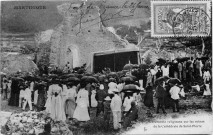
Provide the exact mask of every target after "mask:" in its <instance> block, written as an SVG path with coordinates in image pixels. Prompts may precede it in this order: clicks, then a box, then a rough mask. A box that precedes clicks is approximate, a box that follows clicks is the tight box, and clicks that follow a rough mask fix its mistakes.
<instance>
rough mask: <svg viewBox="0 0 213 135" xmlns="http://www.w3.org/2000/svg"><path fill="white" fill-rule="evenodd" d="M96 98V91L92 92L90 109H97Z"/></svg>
mask: <svg viewBox="0 0 213 135" xmlns="http://www.w3.org/2000/svg"><path fill="white" fill-rule="evenodd" d="M95 96H96V90H92V95H91V107H97V105H98V102H97V100H96V99H95Z"/></svg>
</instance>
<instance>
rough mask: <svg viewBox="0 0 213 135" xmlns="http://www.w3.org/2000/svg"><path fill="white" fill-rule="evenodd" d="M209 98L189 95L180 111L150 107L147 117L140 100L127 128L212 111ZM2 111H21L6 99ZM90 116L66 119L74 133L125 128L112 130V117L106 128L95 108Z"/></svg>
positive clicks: (110, 133) (105, 133) (100, 134)
mask: <svg viewBox="0 0 213 135" xmlns="http://www.w3.org/2000/svg"><path fill="white" fill-rule="evenodd" d="M211 100H212V98H211V97H209V98H203V97H202V96H191V97H187V98H186V99H181V100H180V108H181V109H180V112H179V113H173V112H172V108H167V109H166V112H167V115H164V114H163V113H162V112H160V113H159V114H156V113H155V108H151V110H150V111H151V114H152V116H151V117H148V115H147V114H146V113H147V110H148V108H147V107H145V106H144V104H143V103H142V102H141V103H140V104H139V107H138V108H139V119H138V120H137V121H136V122H133V123H132V125H131V126H130V127H129V128H128V129H127V130H130V129H132V128H133V127H134V125H135V124H137V123H141V122H142V123H143V122H144V123H147V122H149V121H153V120H155V119H161V118H164V117H165V118H166V117H178V116H180V115H184V116H185V115H186V116H187V115H188V114H192V115H193V114H197V113H199V112H206V113H212V110H211V107H210V105H211ZM154 104H155V105H156V99H154ZM1 109H2V111H6V112H21V111H22V110H21V109H20V108H18V107H11V106H8V105H7V101H2V102H1ZM90 118H91V120H90V121H88V122H85V123H76V122H74V121H67V123H68V124H69V128H70V129H71V131H72V132H73V134H74V135H86V134H87V135H88V134H89V135H90V134H91V135H92V134H93V135H94V134H96V135H115V134H122V133H123V132H125V131H126V130H123V129H121V130H120V131H114V130H113V124H112V117H111V120H110V128H109V129H108V130H106V127H105V123H104V121H103V113H101V114H100V115H99V116H98V117H96V108H91V109H90Z"/></svg>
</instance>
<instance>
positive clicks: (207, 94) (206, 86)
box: [203, 81, 211, 97]
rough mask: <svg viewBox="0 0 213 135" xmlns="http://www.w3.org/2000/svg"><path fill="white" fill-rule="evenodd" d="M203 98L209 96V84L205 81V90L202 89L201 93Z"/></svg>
mask: <svg viewBox="0 0 213 135" xmlns="http://www.w3.org/2000/svg"><path fill="white" fill-rule="evenodd" d="M203 96H204V97H206V96H211V90H210V82H209V81H207V82H206V84H205V89H204V92H203Z"/></svg>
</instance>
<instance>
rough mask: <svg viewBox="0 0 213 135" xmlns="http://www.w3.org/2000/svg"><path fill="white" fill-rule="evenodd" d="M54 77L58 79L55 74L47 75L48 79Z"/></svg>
mask: <svg viewBox="0 0 213 135" xmlns="http://www.w3.org/2000/svg"><path fill="white" fill-rule="evenodd" d="M56 77H58V75H56V74H51V75H49V78H56Z"/></svg>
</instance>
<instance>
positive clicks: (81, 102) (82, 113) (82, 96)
mask: <svg viewBox="0 0 213 135" xmlns="http://www.w3.org/2000/svg"><path fill="white" fill-rule="evenodd" d="M80 86H81V88H80V90H79V92H78V94H77V100H76V103H77V107H76V109H75V111H74V114H73V118H75V119H77V120H78V121H88V120H90V117H89V112H88V107H89V94H88V91H87V90H85V87H86V83H85V82H81V84H80Z"/></svg>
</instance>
